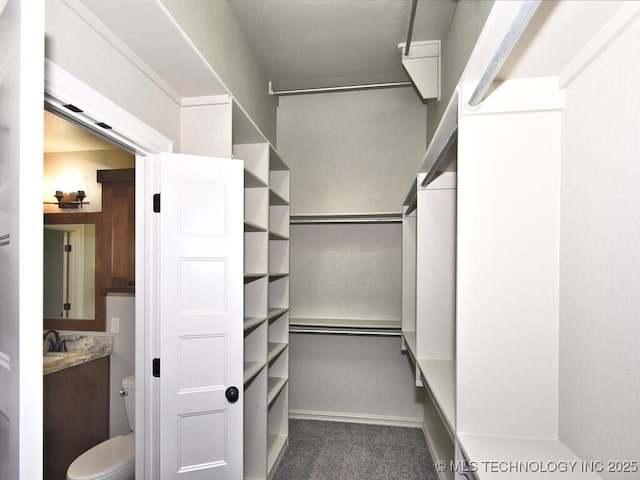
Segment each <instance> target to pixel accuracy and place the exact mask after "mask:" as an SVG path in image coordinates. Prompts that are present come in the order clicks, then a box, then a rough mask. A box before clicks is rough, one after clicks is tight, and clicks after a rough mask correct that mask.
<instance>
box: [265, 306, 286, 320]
mask: <svg viewBox="0 0 640 480" xmlns="http://www.w3.org/2000/svg"><path fill="white" fill-rule="evenodd" d="M288 311H289V309H288V308H286V307H285V308H270V309H269V314H268V318H269V320H271V319H272V318H276V317H279V316H280V315H283V314H284V313H286V312H288Z"/></svg>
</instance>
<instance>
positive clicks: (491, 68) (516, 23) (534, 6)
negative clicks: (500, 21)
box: [468, 0, 542, 108]
mask: <svg viewBox="0 0 640 480" xmlns="http://www.w3.org/2000/svg"><path fill="white" fill-rule="evenodd" d="M541 3H542V0H524V2H523V4H522V6H521V7H520V10H519V11H518V13H517V15H516V17H515V18H514V19H513V21H512V22H511V25H510V26H509V30H507V33H506V34H505V36H504V37H503V39H502V41H501V42H500V45H499V46H498V49H497V50H496V52H495V53H494V54H493V57H492V58H491V61H490V62H489V65H488V66H487V69H486V70H485V71H484V73H483V74H482V77H481V78H480V81H479V82H478V85H476V88H475V90H474V91H473V93H472V94H471V97H470V98H469V101H468V104H469V106H470V107H472V108H474V107H477V106H478V105H480V102H482V99H483V97H484V95H485V93H487V90H489V87H490V86H491V83H493V81H494V80H495V78H496V76H497V75H498V73H499V72H500V68H502V65H503V64H504V62H505V60H506V59H507V57H508V56H509V53H511V50H512V49H513V47H514V46H515V44H516V43H517V42H518V39H519V38H520V35H522V32H524V29H525V28H526V27H527V25H528V24H529V22H530V21H531V18H532V17H533V14H534V13H536V10H538V7H539V6H540V4H541Z"/></svg>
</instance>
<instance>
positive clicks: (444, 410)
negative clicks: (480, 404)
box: [417, 358, 456, 432]
mask: <svg viewBox="0 0 640 480" xmlns="http://www.w3.org/2000/svg"><path fill="white" fill-rule="evenodd" d="M417 364H418V368H419V369H420V373H422V378H423V379H424V381H425V382H426V383H427V386H428V388H429V390H430V392H431V395H432V396H433V400H434V403H435V404H436V407H437V408H438V409H439V410H440V413H441V414H442V416H443V419H444V421H445V422H446V423H447V428H448V429H449V431H450V432H455V428H456V407H455V388H456V362H455V361H454V360H441V359H431V358H418V359H417Z"/></svg>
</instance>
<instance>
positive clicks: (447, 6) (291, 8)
mask: <svg viewBox="0 0 640 480" xmlns="http://www.w3.org/2000/svg"><path fill="white" fill-rule="evenodd" d="M227 2H228V3H229V5H230V7H231V9H232V10H233V12H234V14H235V16H236V19H237V20H238V23H239V24H240V26H241V28H242V29H243V30H244V33H245V35H246V36H247V38H248V39H249V41H250V43H251V44H252V45H253V47H254V49H255V51H256V53H257V55H258V57H259V58H260V60H261V61H262V64H263V66H264V68H265V70H266V71H267V77H268V78H269V80H271V81H272V82H273V89H274V90H287V89H299V88H313V87H328V86H342V85H357V84H367V83H383V82H398V81H406V80H409V77H408V76H407V75H406V73H405V72H404V69H403V68H402V64H401V55H400V54H399V53H398V51H397V45H398V43H402V42H405V41H406V39H407V32H408V29H409V18H410V14H411V4H412V1H411V0H227ZM456 5H457V1H456V0H419V1H418V6H417V9H416V18H415V23H414V30H413V36H412V41H424V40H443V39H444V38H445V36H446V33H447V31H448V30H449V25H450V23H451V19H452V17H453V14H454V12H455V8H456Z"/></svg>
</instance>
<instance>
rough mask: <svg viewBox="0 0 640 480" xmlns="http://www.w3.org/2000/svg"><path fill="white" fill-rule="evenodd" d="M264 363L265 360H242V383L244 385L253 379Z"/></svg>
mask: <svg viewBox="0 0 640 480" xmlns="http://www.w3.org/2000/svg"><path fill="white" fill-rule="evenodd" d="M266 365H267V364H266V362H244V374H243V381H244V384H245V385H246V384H247V383H249V382H250V381H251V380H253V379H254V378H255V377H256V376H257V375H258V374H259V373H260V372H261V371H262V369H263V368H264V367H265V366H266Z"/></svg>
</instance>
